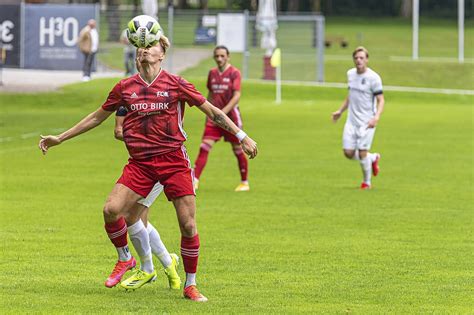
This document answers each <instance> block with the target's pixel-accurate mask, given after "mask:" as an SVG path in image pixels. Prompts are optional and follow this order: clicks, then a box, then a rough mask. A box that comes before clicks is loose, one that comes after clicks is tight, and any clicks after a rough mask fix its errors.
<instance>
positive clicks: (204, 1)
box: [199, 0, 209, 10]
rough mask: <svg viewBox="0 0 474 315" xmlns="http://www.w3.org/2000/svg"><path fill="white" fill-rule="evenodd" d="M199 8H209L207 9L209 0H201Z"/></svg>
mask: <svg viewBox="0 0 474 315" xmlns="http://www.w3.org/2000/svg"><path fill="white" fill-rule="evenodd" d="M199 8H200V9H201V10H207V9H209V6H208V0H199Z"/></svg>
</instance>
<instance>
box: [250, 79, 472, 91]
mask: <svg viewBox="0 0 474 315" xmlns="http://www.w3.org/2000/svg"><path fill="white" fill-rule="evenodd" d="M244 82H250V83H261V84H272V85H274V84H275V81H268V80H261V79H246V80H244ZM281 83H282V85H293V86H295V85H298V86H316V87H326V88H338V89H347V83H339V82H324V83H320V82H307V81H286V80H283V81H281ZM383 89H384V91H395V92H409V93H429V94H448V95H474V90H461V89H440V88H428V87H413V86H396V85H384V86H383Z"/></svg>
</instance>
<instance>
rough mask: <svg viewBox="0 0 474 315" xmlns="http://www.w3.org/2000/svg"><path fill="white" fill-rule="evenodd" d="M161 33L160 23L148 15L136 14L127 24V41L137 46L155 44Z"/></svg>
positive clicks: (143, 46) (146, 46)
mask: <svg viewBox="0 0 474 315" xmlns="http://www.w3.org/2000/svg"><path fill="white" fill-rule="evenodd" d="M162 34H163V30H162V28H161V26H160V23H158V21H157V20H155V19H154V18H152V17H151V16H148V15H138V16H136V17H134V18H133V19H131V20H130V22H128V24H127V37H128V41H129V42H130V43H131V44H132V45H133V46H135V47H138V48H148V47H151V46H154V45H156V44H157V43H158V42H159V40H160V37H161V35H162Z"/></svg>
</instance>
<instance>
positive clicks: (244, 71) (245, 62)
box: [242, 10, 250, 80]
mask: <svg viewBox="0 0 474 315" xmlns="http://www.w3.org/2000/svg"><path fill="white" fill-rule="evenodd" d="M244 19H245V22H244V24H245V48H244V56H243V57H244V60H243V63H242V74H243V78H244V80H245V79H247V78H248V72H249V71H248V64H249V56H250V52H249V43H248V33H249V10H245V11H244Z"/></svg>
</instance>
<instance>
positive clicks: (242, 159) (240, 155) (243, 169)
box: [234, 148, 249, 182]
mask: <svg viewBox="0 0 474 315" xmlns="http://www.w3.org/2000/svg"><path fill="white" fill-rule="evenodd" d="M234 154H235V157H236V158H237V161H238V162H239V171H240V179H241V180H242V181H243V182H244V181H246V180H247V176H248V172H249V164H248V161H247V157H246V156H245V153H244V151H243V150H242V148H238V149H234Z"/></svg>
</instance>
